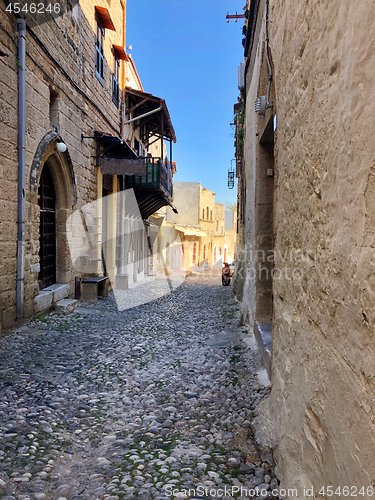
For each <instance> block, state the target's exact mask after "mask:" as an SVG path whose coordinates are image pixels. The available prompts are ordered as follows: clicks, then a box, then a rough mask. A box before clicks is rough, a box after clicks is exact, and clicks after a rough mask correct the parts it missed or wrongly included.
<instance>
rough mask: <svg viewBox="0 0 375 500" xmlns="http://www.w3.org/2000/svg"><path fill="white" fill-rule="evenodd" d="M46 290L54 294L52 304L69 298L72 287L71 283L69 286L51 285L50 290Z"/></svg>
mask: <svg viewBox="0 0 375 500" xmlns="http://www.w3.org/2000/svg"><path fill="white" fill-rule="evenodd" d="M45 290H47V291H51V292H53V299H52V302H58V301H59V300H62V299H65V298H66V297H69V292H70V285H69V283H67V284H58V283H57V284H56V285H51V286H49V287H48V288H45Z"/></svg>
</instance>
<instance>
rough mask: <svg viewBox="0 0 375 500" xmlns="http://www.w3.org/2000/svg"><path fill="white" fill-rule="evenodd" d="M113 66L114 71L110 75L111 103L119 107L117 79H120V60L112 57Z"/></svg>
mask: <svg viewBox="0 0 375 500" xmlns="http://www.w3.org/2000/svg"><path fill="white" fill-rule="evenodd" d="M114 60H115V64H114V71H113V75H112V101H113V102H114V103H115V104H116V106H117V107H118V106H119V103H120V87H119V84H118V82H119V77H120V59H117V57H116V56H115V57H114Z"/></svg>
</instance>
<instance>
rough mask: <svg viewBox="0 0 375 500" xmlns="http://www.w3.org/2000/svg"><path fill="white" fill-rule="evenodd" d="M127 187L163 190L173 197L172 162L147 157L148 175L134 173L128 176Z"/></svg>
mask: <svg viewBox="0 0 375 500" xmlns="http://www.w3.org/2000/svg"><path fill="white" fill-rule="evenodd" d="M126 184H127V187H128V188H134V189H139V190H162V191H163V192H164V193H165V194H166V195H167V196H168V197H170V198H172V191H173V185H172V173H171V167H170V163H169V161H168V160H167V161H166V163H164V162H163V160H161V159H158V158H148V159H147V173H146V175H132V176H129V177H128V178H127V182H126Z"/></svg>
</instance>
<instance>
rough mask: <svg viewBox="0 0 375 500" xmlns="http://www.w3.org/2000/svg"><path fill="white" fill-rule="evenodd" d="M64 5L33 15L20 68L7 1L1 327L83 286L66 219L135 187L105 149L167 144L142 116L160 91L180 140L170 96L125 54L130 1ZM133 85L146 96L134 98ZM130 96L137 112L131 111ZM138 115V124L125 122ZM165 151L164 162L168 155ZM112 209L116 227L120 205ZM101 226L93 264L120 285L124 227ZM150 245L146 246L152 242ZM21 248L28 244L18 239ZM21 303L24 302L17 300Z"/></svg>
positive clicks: (168, 131)
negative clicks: (54, 13)
mask: <svg viewBox="0 0 375 500" xmlns="http://www.w3.org/2000/svg"><path fill="white" fill-rule="evenodd" d="M62 5H63V6H64V11H65V12H64V13H63V14H62V15H59V16H58V17H55V18H54V19H52V20H51V19H50V22H48V23H42V24H39V25H38V24H35V23H32V22H29V19H26V20H27V23H26V31H25V37H24V40H25V45H26V50H25V57H26V59H25V64H24V66H22V65H21V64H20V62H19V61H20V59H19V58H20V55H19V50H18V48H17V44H18V35H19V33H18V32H17V26H18V31H19V30H20V26H22V23H18V24H17V16H16V15H15V14H14V13H11V12H9V9H8V11H7V3H5V2H4V1H0V13H1V15H0V18H1V21H0V85H1V87H0V89H1V90H0V110H1V111H0V134H1V143H2V147H1V152H0V155H1V159H0V175H1V180H2V182H1V183H0V270H1V275H2V280H1V283H0V332H1V331H6V330H7V329H9V328H10V327H11V326H12V325H13V324H14V323H15V320H16V316H18V317H30V316H32V315H33V314H35V313H37V312H39V311H43V310H46V309H48V307H51V306H52V305H53V303H54V302H56V301H57V300H59V299H60V298H62V297H67V296H69V297H74V295H75V294H76V282H77V281H76V280H77V278H78V280H79V279H80V278H81V277H83V275H84V274H85V273H84V270H83V268H82V266H80V265H77V262H72V255H71V249H70V248H69V242H68V240H69V238H68V236H69V234H70V235H71V233H69V231H71V232H72V233H73V234H74V227H72V228H71V227H68V221H70V216H71V215H72V213H73V211H75V212H77V213H80V210H81V209H82V207H84V206H86V205H87V204H89V203H91V202H94V201H95V200H98V199H101V198H102V197H104V196H106V195H110V194H113V193H114V194H115V193H117V192H119V191H120V190H122V189H125V188H126V187H132V186H128V185H127V183H129V184H131V182H133V181H134V175H133V176H132V175H131V172H129V171H127V172H125V171H122V173H121V174H118V173H117V172H108V171H104V170H103V168H102V167H101V166H100V165H101V163H100V162H101V160H98V158H99V155H102V152H103V151H104V149H105V148H107V149H111V147H112V146H113V145H115V146H116V147H115V150H116V154H117V156H118V155H119V156H120V157H121V158H122V157H129V156H130V157H132V158H137V157H138V156H140V155H149V156H151V157H152V156H153V154H154V152H155V150H156V148H157V147H158V148H159V151H163V152H164V150H165V147H164V145H163V141H162V142H161V144H160V141H159V144H158V145H154V146H153V147H151V148H148V142H149V135H147V131H145V126H144V124H143V122H142V119H141V118H140V119H139V120H138V121H134V118H135V117H136V116H140V115H141V113H143V112H144V111H143V110H144V109H145V108H146V107H147V106H152V105H153V100H152V99H154V100H156V102H158V103H160V110H161V111H160V114H162V115H163V117H165V121H166V125H165V127H164V131H165V134H164V139H166V140H170V142H171V143H172V141H173V140H175V137H174V131H173V127H172V125H171V122H170V118H169V114H168V110H167V108H166V105H165V102H164V101H163V100H161V99H158V98H154V96H151V94H144V93H143V88H142V85H141V83H140V80H139V77H138V75H137V73H136V70H135V66H134V63H133V61H132V60H131V58H130V57H129V56H128V55H127V54H126V53H125V23H126V4H125V2H123V1H122V0H120V1H119V2H110V0H108V1H107V0H97V1H95V2H94V1H93V0H84V1H83V2H80V3H79V4H77V5H74V6H72V5H70V3H64V2H63V3H62ZM69 6H70V7H69ZM21 71H22V72H24V74H25V78H26V92H25V98H26V124H25V127H26V131H25V161H24V165H25V172H24V180H25V189H24V190H22V189H21V193H23V194H22V195H21V197H23V198H24V199H25V214H24V221H25V238H24V263H23V264H22V265H21V266H20V267H21V268H22V270H23V272H24V276H20V274H19V273H18V274H17V262H19V260H18V261H17V220H18V215H17V206H18V201H17V200H18V196H19V195H18V193H17V192H18V186H19V182H20V180H19V175H18V173H17V170H18V165H19V161H18V155H17V137H18V135H19V134H18V127H19V124H20V120H19V116H18V111H17V108H18V105H17V93H18V82H17V78H18V74H19V73H20V72H21ZM126 75H127V78H126ZM127 87H129V88H128V89H127V90H125V89H126V88H127ZM131 87H133V88H135V90H134V92H139V94H137V95H134V94H132V95H131V96H130V97H129V95H130V93H131V92H132V88H131ZM136 99H140V100H142V103H143V107H142V106H138V107H137V106H136V105H135V104H134V101H135V100H136ZM131 102H132V103H133V104H132V106H133V108H132V109H135V108H137V109H136V110H135V111H132V110H131V109H130V104H129V103H131ZM151 102H152V104H150V103H151ZM127 103H128V108H126V104H127ZM134 106H135V107H134ZM147 110H148V109H147ZM128 111H129V112H128ZM156 116H157V115H156V114H155V119H156ZM153 118H154V117H153ZM130 119H133V121H132V124H131V125H130V126H129V125H126V123H125V122H127V121H129V120H130ZM150 123H152V122H150ZM135 128H137V130H136V131H135ZM156 130H157V126H156ZM141 131H142V134H143V135H142V138H143V139H142V140H143V143H142V142H141V137H140V134H141ZM161 135H162V136H163V134H161ZM162 139H163V137H162ZM59 143H60V144H62V149H61V148H60V149H61V150H60V151H59V150H58V144H59ZM64 148H65V150H64ZM106 154H109V153H106ZM158 156H159V157H163V158H162V160H164V155H160V153H159V155H158ZM152 161H154V160H151V159H150V160H149V163H151V162H152ZM157 161H159V160H155V162H154V167H153V168H154V170H155V171H156V169H159V168H160V169H161V168H163V169H164V171H165V172H163V175H164V177H165V179H166V180H165V182H166V184H168V186H169V194H170V196H169V195H168V196H166V198H167V197H168V200H166V199H163V200H161V199H158V201H159V205H158V206H161V205H162V204H163V203H164V204H166V203H170V201H171V192H172V188H171V182H172V181H171V179H172V175H173V172H172V167H171V165H170V164H169V163H166V162H164V163H163V161H161V163H160V166H159V163H157ZM98 162H99V163H98ZM145 168H146V167H145ZM126 173H127V174H129V175H125V174H126ZM139 179H141V177H140V178H139ZM139 179H138V180H139ZM133 183H135V185H136V187H135V188H134V189H135V190H136V189H138V191H137V193H136V195H137V201H139V198H138V195H139V193H140V189H139V188H138V187H137V186H139V185H141V184H142V182H138V184H137V179H136V180H135V181H134V182H133ZM153 187H155V186H153ZM150 189H152V187H150ZM158 191H160V190H158ZM158 196H159V194H158ZM156 205H157V204H156ZM156 205H155V206H156ZM152 206H154V205H152ZM108 207H109V208H108ZM108 207H107V208H108V209H109V210H112V208H113V209H114V208H115V207H114V205H113V202H112V201H108ZM100 210H102V208H101V209H100ZM155 210H157V207H156V208H155ZM141 212H142V214H141V216H142V219H145V218H147V216H148V215H150V213H149V211H148V212H147V213H146V212H145V211H142V210H141ZM111 217H112V219H113V223H114V227H115V228H116V215H115V212H113V214H112V216H111ZM109 221H110V218H109V219H108V224H109ZM98 228H99V231H104V229H107V234H106V239H107V240H108V241H109V242H110V243H108V248H109V249H110V251H109V252H108V262H107V263H106V265H105V264H104V263H103V261H102V260H103V248H102V243H99V244H98V245H97V250H96V255H91V257H96V259H95V258H92V259H91V260H92V261H95V260H96V261H97V264H95V263H94V262H91V264H92V265H91V267H90V274H92V273H93V274H100V273H103V271H104V272H106V273H109V274H110V271H111V272H112V275H111V281H112V282H113V284H114V283H115V279H116V275H117V274H118V273H119V272H121V270H120V268H122V267H123V266H121V265H120V266H119V265H118V257H119V255H118V253H116V252H118V249H116V247H117V246H118V242H117V240H116V238H117V236H116V229H115V230H113V229H109V228H103V227H101V226H100V223H98ZM76 229H77V228H76ZM76 232H77V231H76ZM78 233H79V230H78ZM103 234H104V233H102V238H104V236H103ZM76 236H77V237H78V238H79V237H80V235H79V234H78V235H76ZM99 239H100V238H99ZM18 240H20V238H18ZM142 245H144V247H145V250H147V241H146V240H145V241H144V242H143V243H142ZM18 247H19V248H22V247H23V244H21V243H18ZM139 247H140V245H139ZM142 248H143V247H142ZM142 252H143V250H142ZM142 252H141V250H139V255H141V254H142V255H143V257H142V260H144V259H147V255H146V254H145V253H142ZM94 253H95V252H94ZM131 254H132V255H133V257H130V258H136V257H134V255H136V253H135V252H134V251H132V252H131ZM18 255H20V250H19V249H18ZM123 259H125V256H124V257H123ZM106 268H107V269H106ZM17 276H18V278H17ZM134 279H136V275H135V278H134ZM17 283H18V286H17ZM51 286H52V288H51ZM19 301H20V303H21V306H22V307H21V310H19V306H16V304H19ZM16 308H17V311H16Z"/></svg>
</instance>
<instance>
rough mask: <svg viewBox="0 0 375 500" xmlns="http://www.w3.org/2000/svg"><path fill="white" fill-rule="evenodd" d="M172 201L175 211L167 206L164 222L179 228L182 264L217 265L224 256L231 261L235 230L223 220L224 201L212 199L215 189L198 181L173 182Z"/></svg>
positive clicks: (185, 265) (186, 265)
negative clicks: (208, 187) (205, 186)
mask: <svg viewBox="0 0 375 500" xmlns="http://www.w3.org/2000/svg"><path fill="white" fill-rule="evenodd" d="M173 203H174V205H175V206H176V208H177V210H178V213H174V212H173V210H172V209H171V208H170V207H167V208H166V216H165V223H163V225H164V226H169V227H173V228H174V229H175V231H178V232H179V239H178V241H179V242H180V245H182V247H181V250H182V252H183V257H182V259H181V262H183V264H184V268H185V269H186V270H191V269H192V268H194V267H196V266H200V267H203V266H206V267H212V266H215V265H217V266H219V267H220V266H221V264H222V263H223V261H224V260H223V259H224V256H226V257H227V259H228V260H229V261H230V262H232V260H233V259H234V257H235V252H236V239H237V233H236V231H235V230H234V231H233V226H230V224H229V225H228V223H227V224H226V217H227V215H226V214H227V212H226V211H225V205H223V204H221V203H217V202H215V193H214V192H213V191H210V190H209V189H207V188H204V187H202V186H201V184H200V182H175V183H174V198H173ZM231 213H233V212H231ZM229 226H230V227H229ZM227 227H228V234H227V232H226V231H227V230H226V228H227ZM177 260H178V259H177V258H175V262H177Z"/></svg>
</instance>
